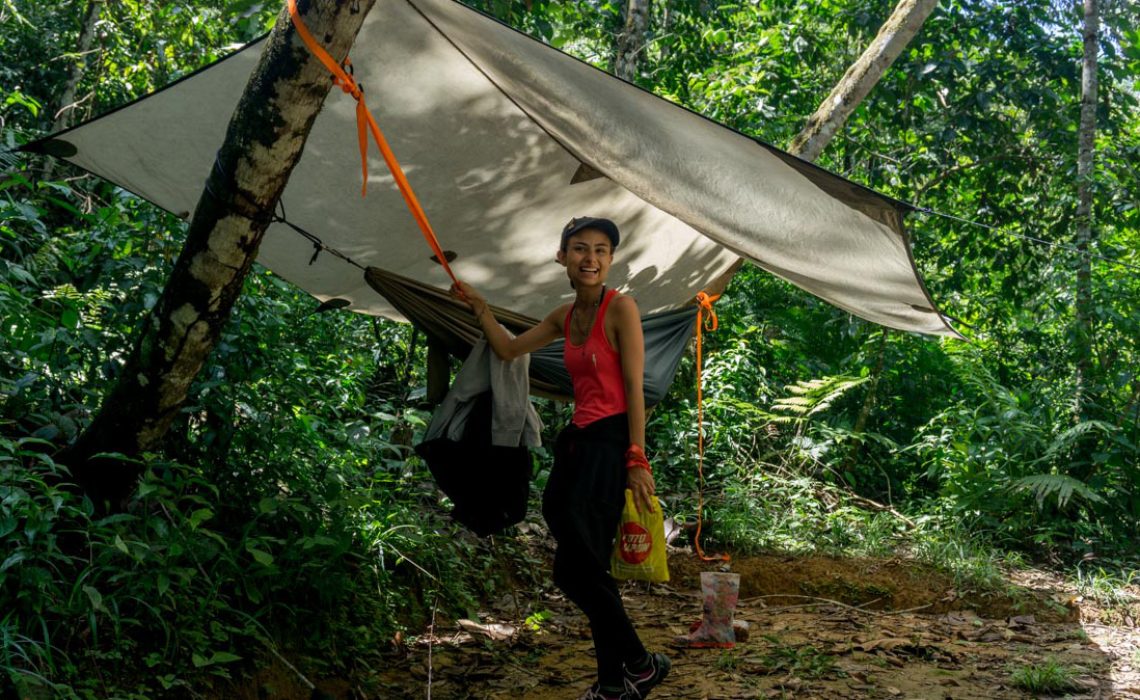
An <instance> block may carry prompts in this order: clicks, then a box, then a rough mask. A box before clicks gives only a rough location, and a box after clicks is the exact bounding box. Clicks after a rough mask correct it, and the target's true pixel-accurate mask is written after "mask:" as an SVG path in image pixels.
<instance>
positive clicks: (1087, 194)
mask: <svg viewBox="0 0 1140 700" xmlns="http://www.w3.org/2000/svg"><path fill="white" fill-rule="evenodd" d="M1084 3H1085V22H1084V31H1083V34H1084V45H1085V52H1084V60H1083V62H1082V66H1081V125H1080V132H1079V134H1078V145H1077V217H1076V218H1077V250H1078V251H1080V255H1079V257H1078V259H1077V290H1076V291H1077V294H1076V334H1075V335H1076V343H1075V346H1076V347H1075V352H1076V366H1077V381H1076V384H1077V386H1076V396H1075V400H1074V401H1073V407H1074V418H1076V420H1078V421H1079V420H1084V419H1085V418H1086V417H1087V413H1088V393H1089V382H1090V376H1089V375H1090V374H1091V373H1092V344H1093V343H1092V341H1093V328H1092V326H1093V319H1092V266H1091V263H1090V261H1089V246H1090V244H1091V243H1092V240H1093V230H1092V196H1093V195H1092V178H1093V145H1094V142H1095V139H1096V91H1097V75H1096V70H1097V48H1098V46H1097V37H1098V35H1099V34H1100V15H1099V12H1098V8H1097V0H1084Z"/></svg>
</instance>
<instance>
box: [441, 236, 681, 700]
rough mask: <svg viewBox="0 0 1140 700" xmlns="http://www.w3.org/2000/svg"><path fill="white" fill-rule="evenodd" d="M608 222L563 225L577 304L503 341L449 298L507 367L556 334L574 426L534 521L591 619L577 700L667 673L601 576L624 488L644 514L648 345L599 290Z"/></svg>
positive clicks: (649, 684) (639, 689)
mask: <svg viewBox="0 0 1140 700" xmlns="http://www.w3.org/2000/svg"><path fill="white" fill-rule="evenodd" d="M620 238H621V237H620V234H619V232H618V228H617V226H616V225H615V224H614V222H612V221H610V220H609V219H599V218H593V217H583V218H578V219H571V220H570V223H568V224H567V225H566V226H565V228H563V229H562V243H561V246H560V247H559V250H558V255H557V259H558V263H559V264H560V265H562V266H563V267H565V268H566V276H567V277H569V278H570V286H571V287H573V288H574V292H575V299H574V301H572V302H570V303H568V304H563V305H562V306H559V307H558V308H556V309H554V310H553V311H551V312H550V313H549V314H548V315H547V316H546V318H544V319H542V321H541V322H539V324H538V325H536V326H535V327H534V328H531V329H530V330H528V331H526V332H525V333H523V334H521V335H519V336H518V337H517V338H512V337H510V335H509V334H508V333H507V332H506V330H505V329H503V327H502V326H500V325H499V324H498V323H497V322H496V321H495V319H494V316H493V315H492V314H491V313H489V311H488V307H487V301H486V299H484V298H483V296H482V295H480V294H479V293H478V292H477V291H476V290H475V289H474V288H473V287H471V285H469V284H466V283H464V282H460V283H458V284H456V285H454V286H453V287H452V293H453V294H455V295H457V296H459V297H461V298H463V299H465V300H466V301H467V303H468V304H470V305H471V309H472V311H474V313H475V316H476V318H477V319H478V320H479V325H480V326H482V328H483V332H484V333H485V334H486V336H487V342H488V343H489V344H490V346H491V348H492V350H494V352H495V354H496V355H498V356H499V357H500V358H502V359H504V360H511V359H514V358H516V357H518V356H520V355H524V354H526V353H529V352H531V351H533V350H537V349H538V348H541V347H543V346H545V345H547V344H549V343H550V342H552V341H554V340H556V339H558V338H560V337H561V338H565V341H566V344H565V349H564V352H563V356H564V358H565V362H566V369H567V370H568V371H569V373H570V378H571V379H572V380H573V384H574V418H573V421H572V422H571V424H570V425H569V426H567V427H566V429H565V430H563V431H562V433H561V434H560V435H559V436H558V441H557V444H556V445H555V448H554V469H553V470H552V471H551V474H550V479H549V480H548V482H547V485H546V491H545V493H544V494H543V498H542V513H543V516H544V517H545V518H546V522H547V525H549V527H550V532H551V534H552V535H554V539H555V540H556V541H557V543H558V549H557V551H556V553H555V555H554V583H555V584H556V585H557V586H558V587H559V588H560V589H562V591H563V592H564V593H565V594H566V597H567V598H569V599H570V600H571V601H573V602H574V604H575V605H577V606H578V607H579V608H581V609H582V611H583V612H584V613H585V614H586V617H587V618H589V620H590V631H591V633H592V635H593V638H594V650H595V653H596V656H597V661H598V680H597V682H596V683H594V684H593V686H591V687H590V688H589V689H588V690H587V691H586V693H585V694H584V695H583V696H582V697H581V700H640V699H641V698H644V697H645V696H646V695H647V694H648V693H649V691H650V689H651V688H653V687H654V686H656V685H658V684H659V683H661V681H662V680H664V678H665V676H666V674H668V672H669V667H670V662H669V659H668V658H667V657H666V656H665V655H664V654H650V653H648V652H647V651H646V650H645V647H644V646H643V645H642V643H641V640H640V639H639V638H638V636H637V632H636V631H635V630H634V629H633V625H632V623H631V622H630V621H629V617H628V616H627V615H626V612H625V607H624V606H623V605H622V602H621V595H620V594H619V593H618V589H617V585H616V584H615V583H614V580H613V578H612V577H611V576H610V574H609V562H610V553H611V552H612V550H613V541H614V533H615V531H616V530H617V526H618V522H619V521H620V519H621V511H622V506H623V504H624V501H625V489H626V488H629V489H630V490H631V491H632V492H633V497H634V502H635V504H636V505H637V508H638V509H639V510H640V509H643V508H652V507H653V505H652V504H653V501H652V500H651V499H653V498H654V483H653V474H652V472H651V471H650V468H649V462H648V461H647V460H646V458H645V451H644V450H645V394H644V392H643V390H642V381H643V373H644V368H645V340H644V338H643V337H642V333H641V315H640V314H639V313H638V310H637V303H636V302H635V301H634V300H633V298H632V297H628V296H625V295H624V294H620V293H618V292H617V291H616V290H612V289H611V290H607V289H606V275H607V274H608V273H609V271H610V265H611V264H612V263H613V254H614V250H615V249H616V248H617V246H618V242H619V241H620Z"/></svg>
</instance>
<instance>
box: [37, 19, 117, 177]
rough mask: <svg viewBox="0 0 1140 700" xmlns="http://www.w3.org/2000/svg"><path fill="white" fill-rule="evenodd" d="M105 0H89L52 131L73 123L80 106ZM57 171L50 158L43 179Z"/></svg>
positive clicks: (61, 129)
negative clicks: (97, 25)
mask: <svg viewBox="0 0 1140 700" xmlns="http://www.w3.org/2000/svg"><path fill="white" fill-rule="evenodd" d="M103 1H104V0H89V1H88V3H87V13H86V15H85V16H84V19H83V27H82V28H80V30H79V41H78V42H77V44H76V47H75V54H76V56H75V62H74V63H72V64H71V73H69V74H68V76H67V83H66V84H65V85H64V86H63V94H62V95H60V98H59V105H58V107H57V108H56V111H55V117H54V120H53V121H52V125H51V133H56V132H59V131H63V130H64V129H66V128H67V127H68V126H70V125H71V115H72V114H74V113H75V108H76V107H78V106H79V104H78V102H77V101H76V99H75V93H77V92H78V91H79V83H81V82H83V77H84V76H85V75H86V74H87V55H88V54H89V53H91V42H92V39H93V38H94V37H95V25H96V24H98V23H99V15H100V13H101V11H102V9H103ZM54 171H55V161H54V160H52V159H48V160H47V162H46V163H45V164H44V169H43V179H45V180H50V179H51V177H52V174H53V173H54Z"/></svg>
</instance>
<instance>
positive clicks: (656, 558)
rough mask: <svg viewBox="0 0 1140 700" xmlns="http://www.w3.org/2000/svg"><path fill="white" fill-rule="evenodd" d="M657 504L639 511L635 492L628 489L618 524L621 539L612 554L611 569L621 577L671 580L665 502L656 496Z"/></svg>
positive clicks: (629, 579) (634, 579) (618, 534)
mask: <svg viewBox="0 0 1140 700" xmlns="http://www.w3.org/2000/svg"><path fill="white" fill-rule="evenodd" d="M653 502H654V506H655V507H654V508H653V510H651V511H649V512H647V513H646V512H638V510H637V508H635V507H634V503H633V492H632V491H630V490H629V489H626V490H625V508H624V509H623V510H622V513H621V523H620V524H619V525H618V531H617V541H616V542H615V543H614V553H613V556H612V557H611V558H610V573H611V574H612V575H613V577H614V578H616V579H618V580H627V581H653V582H655V583H661V582H664V581H668V580H669V564H668V562H666V560H665V519H664V516H663V514H662V512H661V504H660V503H659V502H658V501H657V499H656V498H654V499H653Z"/></svg>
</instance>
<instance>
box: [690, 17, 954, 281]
mask: <svg viewBox="0 0 1140 700" xmlns="http://www.w3.org/2000/svg"><path fill="white" fill-rule="evenodd" d="M937 4H938V0H901V1H900V2H899V4H898V6H896V7H895V11H894V12H893V13H891V16H890V17H889V18H887V21H886V22H885V23H884V24H883V26H882V27H880V28H879V33H878V34H877V35H876V36H875V39H874V41H872V42H871V45H870V46H868V47H867V50H866V51H864V52H863V55H862V56H860V57H859V60H857V61H855V63H853V64H851V67H850V68H848V69H847V73H845V74H844V76H843V78H842V79H840V81H839V83H837V84H836V86H835V88H834V89H833V90H832V91H831V94H830V95H828V96H827V99H825V100H824V101H823V103H822V104H821V105H820V106H819V109H817V110H816V111H815V114H813V115H811V117H810V118H809V119H808V121H807V124H806V125H805V126H804V128H803V130H802V131H801V132H800V133H799V134H797V135H796V137H795V138H794V139H792V143H791V145H789V146H788V152H789V153H791V154H792V155H796V156H799V157H800V158H802V159H804V160H806V161H809V162H812V161H814V160H815V159H816V158H818V157H819V154H820V153H822V152H823V149H824V148H826V147H827V144H829V143H831V139H832V138H834V137H835V135H836V134H837V133H839V130H840V129H842V128H843V125H844V124H845V123H847V117H849V116H851V113H852V112H854V111H855V109H856V108H857V107H858V106H859V104H860V103H861V102H862V101H863V99H864V98H865V97H866V96H867V95H868V94H870V92H871V89H872V88H874V87H875V85H877V84H878V82H879V80H880V79H881V78H882V77H883V73H885V72H886V71H887V69H888V68H890V67H891V64H893V63H894V62H895V59H896V58H898V56H899V54H901V53H902V50H903V49H904V48H906V45H907V44H909V43H910V41H911V40H912V39H913V38H914V36H915V35H916V34H918V30H919V29H921V28H922V24H923V23H924V22H925V21H926V18H927V17H929V16H930V13H931V12H932V11H933V10H934V8H935V6H936V5H937ZM743 264H744V258H740V259H738V260H737V261H736V265H735V266H734V267H733V270H732V273H733V274H735V271H736V270H738V269H740V266H741V265H743ZM731 280H732V275H731V274H730V275H726V276H724V277H722V278H721V279H718V280H717V281H716V282H714V283H713V284H710V285H709V286H708V287H707V288H705V290H704V291H705V292H706V293H707V294H720V293H721V292H723V291H724V290H725V288H726V287H727V286H728V283H729V282H730V281H731Z"/></svg>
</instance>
